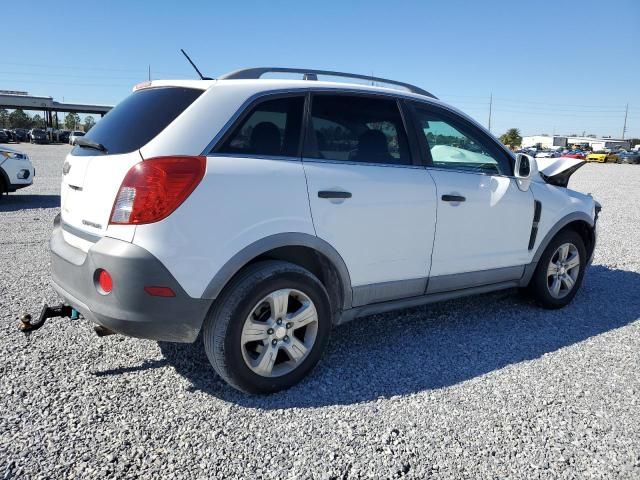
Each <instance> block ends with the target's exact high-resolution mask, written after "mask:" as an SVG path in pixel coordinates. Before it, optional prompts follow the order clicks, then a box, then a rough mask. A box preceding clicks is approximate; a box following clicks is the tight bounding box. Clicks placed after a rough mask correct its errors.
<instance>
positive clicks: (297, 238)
mask: <svg viewBox="0 0 640 480" xmlns="http://www.w3.org/2000/svg"><path fill="white" fill-rule="evenodd" d="M281 247H308V248H311V249H313V250H315V251H317V252H318V253H320V254H322V255H324V256H325V257H326V258H327V259H328V260H329V261H330V262H331V263H332V264H333V266H334V267H335V269H336V271H337V272H338V275H339V277H340V282H341V284H342V290H343V298H344V305H343V307H342V308H343V309H344V310H346V309H348V308H351V302H352V290H351V278H350V277H349V271H348V270H347V265H346V264H345V263H344V260H343V259H342V257H341V256H340V254H339V253H338V252H337V251H336V250H335V249H334V248H333V247H332V246H331V245H330V244H329V243H327V242H325V241H324V240H322V239H320V238H318V237H315V236H313V235H309V234H307V233H299V232H288V233H278V234H276V235H271V236H268V237H265V238H262V239H260V240H258V241H257V242H255V243H252V244H251V245H248V246H246V247H245V248H243V249H242V250H240V251H239V252H238V253H236V254H235V255H234V256H233V257H232V258H231V259H230V260H229V261H228V262H227V263H225V264H224V266H223V267H222V268H221V269H220V270H219V271H218V273H216V275H215V276H214V277H213V279H212V280H211V281H210V282H209V285H207V288H205V290H204V293H203V294H202V298H208V299H213V298H216V297H217V296H218V295H219V294H220V292H221V291H222V289H223V288H224V286H225V285H226V284H227V283H228V282H229V280H231V278H232V277H233V276H234V275H235V274H236V273H237V272H238V271H239V270H240V269H241V268H242V267H244V266H245V265H246V264H247V263H249V262H250V261H251V260H253V259H254V258H256V257H257V256H259V255H262V254H263V253H266V252H268V251H269V250H273V249H274V248H281Z"/></svg>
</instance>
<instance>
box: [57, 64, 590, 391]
mask: <svg viewBox="0 0 640 480" xmlns="http://www.w3.org/2000/svg"><path fill="white" fill-rule="evenodd" d="M271 71H278V72H281V71H286V72H297V73H302V74H304V79H303V80H276V79H261V78H260V77H261V76H262V74H264V73H266V72H271ZM317 74H327V75H332V76H347V77H356V78H366V79H367V80H369V79H370V77H359V76H357V75H349V74H341V73H337V72H323V71H314V70H292V69H247V70H241V71H237V72H233V73H230V74H227V75H224V76H223V77H221V78H219V79H218V80H202V81H153V82H145V83H144V84H141V85H138V86H137V87H135V88H134V91H133V93H132V94H131V95H130V96H129V97H127V98H126V99H125V100H124V101H122V102H121V103H120V104H119V105H118V106H116V107H115V108H114V109H113V110H112V111H111V112H109V114H108V115H106V116H105V118H104V119H102V120H101V121H100V122H99V123H98V124H97V125H96V126H95V127H93V128H92V129H91V130H90V131H89V132H88V133H87V135H86V136H84V137H81V138H78V139H77V140H76V142H77V146H76V147H75V148H74V149H73V151H72V152H71V153H70V154H69V155H68V156H67V158H66V161H65V163H64V172H63V173H64V175H63V179H62V210H61V216H60V217H59V218H58V219H57V220H56V224H55V229H54V231H53V235H52V238H51V251H52V277H53V285H54V287H55V288H56V290H57V291H58V292H59V294H60V295H61V296H62V297H63V298H64V299H65V301H66V302H67V303H68V306H67V307H69V306H71V307H73V308H74V309H76V310H77V311H79V312H80V313H81V314H82V315H83V316H84V317H86V318H88V319H90V320H92V321H93V322H95V323H96V324H98V325H99V327H98V328H99V329H100V331H101V332H102V333H112V332H117V333H122V334H125V335H130V336H134V337H142V338H149V339H155V340H165V341H175V342H193V341H195V340H196V339H197V337H198V336H199V334H200V333H201V335H202V337H203V341H204V346H205V349H206V352H207V355H208V357H209V359H210V361H211V364H212V365H213V367H214V369H215V370H216V371H217V372H218V373H219V374H220V376H221V377H222V378H224V379H225V380H226V381H227V382H229V383H230V384H231V385H233V386H234V387H236V388H239V389H241V390H243V391H246V392H253V393H262V392H273V391H276V390H279V389H283V388H286V387H289V386H291V385H292V384H294V383H296V382H298V381H299V380H300V379H302V378H303V377H304V376H305V375H306V374H307V373H308V372H309V371H310V370H311V369H312V368H313V366H314V365H315V364H316V363H317V362H318V360H319V358H320V356H321V354H322V351H323V349H324V348H325V345H326V344H327V340H328V338H329V332H330V330H331V328H332V327H333V326H335V325H337V324H340V323H343V322H346V321H348V320H351V319H353V318H355V317H361V316H365V315H370V314H373V313H378V312H386V311H389V310H394V309H399V308H405V307H410V306H416V305H422V304H427V303H430V302H434V301H439V300H446V299H451V298H455V297H460V296H463V295H471V294H478V293H483V292H489V291H493V290H499V289H506V288H512V287H528V288H529V290H530V292H531V293H532V295H533V296H534V298H535V299H536V300H537V301H538V302H539V303H540V304H541V305H542V306H543V307H547V308H558V307H563V306H565V305H566V304H568V303H569V302H570V301H571V300H572V298H573V297H574V296H575V294H576V292H577V290H578V288H579V286H580V282H581V281H582V277H583V274H584V271H585V267H586V266H587V265H588V263H589V262H590V259H591V257H592V254H593V250H594V246H595V224H596V219H597V212H598V211H599V205H598V204H597V202H595V201H594V200H593V199H592V198H591V196H589V195H584V194H581V193H578V192H574V191H572V190H569V189H567V188H566V186H567V181H568V178H569V176H570V175H571V174H572V173H573V172H574V171H575V170H576V169H577V168H578V167H579V166H580V165H582V164H583V163H584V162H583V161H582V160H576V159H563V158H554V159H544V160H543V159H540V160H539V161H538V162H536V160H535V159H533V158H531V157H529V156H526V155H522V154H519V155H517V156H514V155H513V154H512V153H510V152H509V151H508V150H506V149H505V148H504V147H503V146H502V145H501V144H500V143H499V142H498V141H497V140H496V139H495V138H494V137H493V136H491V135H490V134H489V133H488V132H487V131H486V130H485V129H484V128H482V127H481V126H480V125H478V124H477V123H476V122H475V121H474V120H472V119H471V118H469V117H468V116H466V115H464V114H463V113H461V112H459V111H458V110H456V109H454V108H451V107H449V106H447V105H446V104H444V103H442V102H440V101H438V100H437V99H436V98H435V97H433V96H432V95H431V94H429V93H427V92H425V91H423V90H421V89H419V88H417V87H414V86H411V85H407V84H404V83H400V82H394V81H391V80H384V79H373V80H375V81H376V82H380V83H381V82H384V83H386V84H389V85H391V86H395V87H398V86H399V87H403V88H404V89H406V90H407V91H406V92H405V91H400V89H398V88H382V87H377V86H366V85H354V84H348V83H336V82H321V81H317V76H316V75H317ZM543 161H544V162H545V163H544V165H541V164H542V162H543Z"/></svg>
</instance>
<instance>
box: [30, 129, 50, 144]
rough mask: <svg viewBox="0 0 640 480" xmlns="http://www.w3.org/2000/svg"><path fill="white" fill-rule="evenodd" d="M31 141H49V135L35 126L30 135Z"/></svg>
mask: <svg viewBox="0 0 640 480" xmlns="http://www.w3.org/2000/svg"><path fill="white" fill-rule="evenodd" d="M30 140H31V143H49V135H47V132H45V131H44V130H41V129H39V128H34V129H33V130H31V135H30Z"/></svg>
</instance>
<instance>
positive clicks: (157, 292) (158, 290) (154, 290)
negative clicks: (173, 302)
mask: <svg viewBox="0 0 640 480" xmlns="http://www.w3.org/2000/svg"><path fill="white" fill-rule="evenodd" d="M144 291H145V292H147V293H148V294H149V295H151V296H154V297H175V296H176V294H175V293H173V290H171V289H170V288H169V287H144Z"/></svg>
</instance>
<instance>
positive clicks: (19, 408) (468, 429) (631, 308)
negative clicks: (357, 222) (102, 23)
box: [0, 145, 640, 479]
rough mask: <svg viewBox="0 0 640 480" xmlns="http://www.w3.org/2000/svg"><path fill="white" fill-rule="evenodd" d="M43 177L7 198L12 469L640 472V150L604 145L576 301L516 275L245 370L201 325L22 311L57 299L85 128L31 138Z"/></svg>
mask: <svg viewBox="0 0 640 480" xmlns="http://www.w3.org/2000/svg"><path fill="white" fill-rule="evenodd" d="M19 148H21V149H22V150H24V151H26V152H28V153H29V154H30V155H31V156H32V158H33V160H34V163H35V166H36V169H37V176H36V182H35V184H34V185H33V186H32V187H30V188H28V189H25V190H22V191H21V192H19V193H17V194H14V195H11V196H9V197H8V198H7V197H4V198H3V199H2V202H1V203H0V245H1V246H0V262H1V263H0V264H1V265H2V268H1V270H0V311H1V312H2V313H1V316H0V375H1V377H0V475H4V477H3V478H4V479H8V478H30V479H32V478H34V479H35V478H107V477H109V478H114V477H117V478H134V477H136V478H137V477H144V478H160V477H168V478H196V477H197V478H203V477H209V478H211V477H220V478H222V477H244V478H287V477H289V478H362V477H366V478H392V477H401V476H406V477H409V478H497V477H502V478H528V479H529V478H639V477H640V421H639V419H640V408H639V407H640V401H639V398H640V377H639V376H638V367H639V366H640V321H639V319H640V297H639V295H638V294H639V293H640V209H639V208H638V204H639V202H640V166H635V165H587V166H585V167H584V168H582V169H581V170H580V171H579V172H578V173H577V174H576V175H575V176H574V178H573V179H572V187H573V188H576V189H578V190H581V191H584V192H592V193H593V194H594V195H595V196H596V198H598V199H599V200H600V201H601V202H602V204H603V206H604V209H603V211H602V215H601V220H600V238H599V245H598V247H597V252H596V256H595V261H594V264H593V266H592V267H591V268H590V269H589V271H588V272H587V274H586V277H585V282H584V284H583V287H582V290H581V291H580V292H579V293H578V295H577V297H576V299H575V301H574V303H573V304H572V305H571V306H569V307H568V308H566V309H564V310H561V311H543V310H540V309H538V308H536V307H534V306H532V305H530V304H528V303H526V302H525V301H523V300H521V299H520V298H519V297H518V296H517V295H516V294H515V293H514V292H502V293H497V294H493V295H489V296H484V297H476V298H471V299H465V300H457V301H451V302H447V303H443V304H439V305H432V306H428V307H422V308H414V309H411V310H405V311H401V312H397V313H392V314H386V315H377V316H374V317H370V318H367V319H363V320H361V321H358V322H354V323H351V324H348V325H345V326H343V327H340V328H338V329H337V330H336V331H335V332H334V335H333V337H332V341H331V344H330V347H329V350H328V352H327V354H326V356H325V357H324V360H323V361H322V362H321V364H320V365H319V367H318V368H317V369H316V370H315V371H314V372H313V373H312V375H311V376H310V378H308V379H307V380H306V381H304V382H303V383H302V384H300V385H298V386H297V387H295V388H293V389H291V390H289V391H287V392H283V393H279V394H275V395H272V396H269V397H250V396H245V395H242V394H240V393H237V392H236V391H234V390H232V389H231V388H230V387H227V386H226V385H225V384H224V383H223V382H222V381H221V380H220V379H219V378H217V377H216V375H215V374H214V373H213V371H212V369H211V368H210V367H209V366H208V363H207V360H206V357H205V356H204V353H203V350H202V348H201V347H200V346H199V345H197V346H196V345H173V344H163V343H160V344H159V343H157V342H152V341H144V340H136V339H130V338H123V337H120V336H111V337H107V338H102V339H100V338H98V337H96V336H95V334H93V332H92V330H91V328H90V325H88V323H87V322H85V321H82V320H80V321H70V320H62V319H54V320H50V321H49V322H50V323H49V324H47V326H45V327H44V328H43V329H41V330H39V331H37V332H35V333H34V334H32V335H31V337H30V338H29V339H26V338H25V337H24V336H23V335H22V334H21V333H19V332H18V331H17V330H16V318H17V316H18V315H19V314H20V312H22V311H29V312H36V313H37V312H39V308H40V306H41V304H42V303H43V302H47V303H49V304H52V303H55V302H56V301H57V298H56V295H55V293H54V291H53V289H52V288H51V287H50V286H49V285H48V254H47V239H48V236H49V233H50V229H51V223H52V221H53V218H54V216H55V215H56V213H57V212H58V204H59V196H58V194H59V181H60V172H61V166H62V161H63V157H64V155H65V154H66V152H67V151H68V149H69V147H68V146H64V145H60V146H53V145H52V146H31V145H20V147H19Z"/></svg>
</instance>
